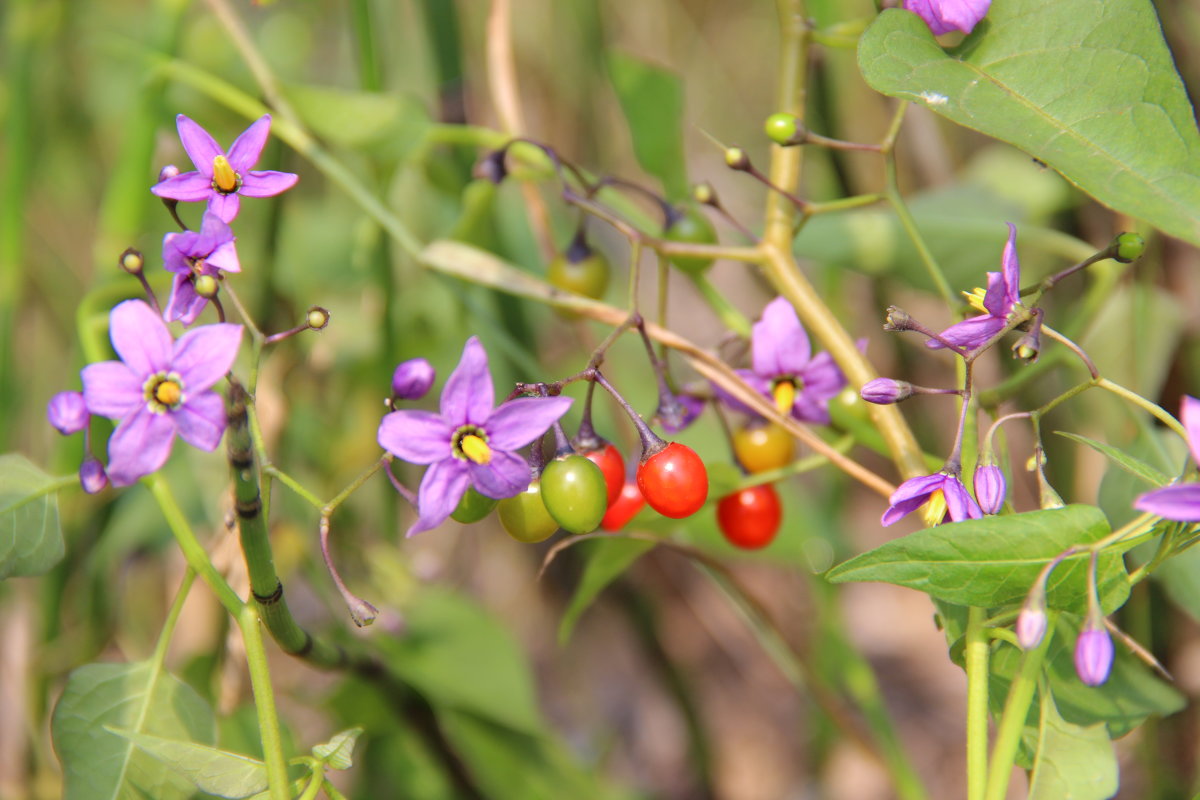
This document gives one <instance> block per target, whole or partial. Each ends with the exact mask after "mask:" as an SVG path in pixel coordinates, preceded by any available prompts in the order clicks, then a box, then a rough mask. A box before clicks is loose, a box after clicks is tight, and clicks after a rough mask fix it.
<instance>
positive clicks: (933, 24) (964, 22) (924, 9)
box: [904, 0, 992, 36]
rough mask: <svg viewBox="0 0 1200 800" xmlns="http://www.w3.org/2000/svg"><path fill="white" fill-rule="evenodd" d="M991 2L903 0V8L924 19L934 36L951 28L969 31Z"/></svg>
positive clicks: (989, 0)
mask: <svg viewBox="0 0 1200 800" xmlns="http://www.w3.org/2000/svg"><path fill="white" fill-rule="evenodd" d="M991 4H992V0H904V8H906V9H907V10H909V11H911V12H913V13H914V14H916V15H917V16H918V17H920V18H921V19H923V20H925V24H926V25H928V26H929V30H931V31H933V35H934V36H941V35H942V34H943V33H946V32H948V31H953V30H959V31H962V32H963V33H970V32H971V31H972V30H974V29H975V26H976V25H978V24H979V20H981V19H983V17H984V15H985V14H987V12H988V6H990V5H991Z"/></svg>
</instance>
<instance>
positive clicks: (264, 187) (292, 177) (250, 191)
mask: <svg viewBox="0 0 1200 800" xmlns="http://www.w3.org/2000/svg"><path fill="white" fill-rule="evenodd" d="M298 180H300V176H299V175H297V174H295V173H293V172H276V171H275V170H273V169H262V170H257V169H256V170H254V171H253V172H245V173H242V187H241V188H240V189H238V192H239V193H241V194H243V195H245V196H246V197H274V196H275V195H277V194H280V193H282V192H286V191H287V190H288V189H290V188H292V187H293V186H295V185H296V181H298Z"/></svg>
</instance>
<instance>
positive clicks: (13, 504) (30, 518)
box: [0, 453, 63, 580]
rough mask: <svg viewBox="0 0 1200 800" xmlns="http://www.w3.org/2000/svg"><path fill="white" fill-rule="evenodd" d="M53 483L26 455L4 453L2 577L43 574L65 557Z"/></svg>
mask: <svg viewBox="0 0 1200 800" xmlns="http://www.w3.org/2000/svg"><path fill="white" fill-rule="evenodd" d="M53 484H54V480H53V479H52V478H51V477H50V476H49V475H47V474H46V473H44V472H42V471H41V470H40V469H38V468H37V467H35V466H34V465H33V464H32V463H30V461H29V460H28V459H26V458H25V457H24V456H21V455H16V454H15V453H9V454H6V455H3V456H0V580H2V579H4V578H7V577H10V576H12V575H41V574H42V573H44V572H46V571H47V570H48V569H50V568H51V567H53V566H54V565H55V564H57V563H58V562H59V561H60V560H62V557H63V538H62V528H61V527H60V525H59V521H58V496H57V495H56V494H55V493H54V490H53Z"/></svg>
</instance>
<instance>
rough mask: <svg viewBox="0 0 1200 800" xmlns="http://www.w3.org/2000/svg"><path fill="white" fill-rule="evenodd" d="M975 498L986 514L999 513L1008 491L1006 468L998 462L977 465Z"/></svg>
mask: <svg viewBox="0 0 1200 800" xmlns="http://www.w3.org/2000/svg"><path fill="white" fill-rule="evenodd" d="M973 482H974V485H975V499H976V500H977V501H978V502H979V507H980V508H981V509H982V510H983V513H985V514H999V513H1000V509H1001V508H1002V507H1003V506H1004V497H1005V495H1006V494H1007V493H1008V484H1007V483H1005V481H1004V470H1002V469H1000V467H999V466H997V465H996V464H979V465H978V466H976V467H975V478H974V481H973Z"/></svg>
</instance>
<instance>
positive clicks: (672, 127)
mask: <svg viewBox="0 0 1200 800" xmlns="http://www.w3.org/2000/svg"><path fill="white" fill-rule="evenodd" d="M608 70H609V74H610V76H611V77H612V83H613V88H614V89H615V90H616V92H617V100H619V101H620V103H621V110H622V111H624V112H625V120H626V121H627V122H628V123H629V132H630V134H631V135H632V137H633V152H634V155H636V156H637V160H638V163H639V164H641V165H642V169H644V170H646V172H649V173H650V174H651V175H653V176H655V177H656V178H658V179H659V180H661V181H662V184H663V188H664V189H665V190H666V193H667V195H668V196H669V197H671V198H673V199H676V200H678V199H682V198H684V197H686V196H687V193H688V185H687V168H686V167H685V166H684V161H683V81H682V80H680V78H679V76H678V75H676V74H675V73H673V72H668V71H667V70H665V69H662V68H660V67H655V66H652V65H650V64H647V63H646V62H644V61H641V60H639V59H637V58H635V57H634V56H631V55H628V54H626V53H612V54H611V55H610V56H609V61H608Z"/></svg>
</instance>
